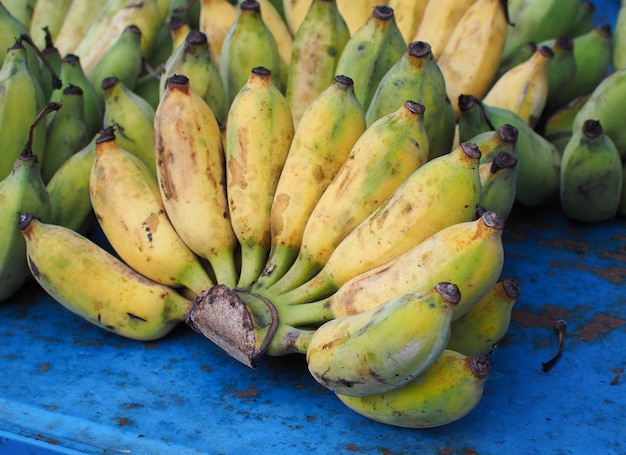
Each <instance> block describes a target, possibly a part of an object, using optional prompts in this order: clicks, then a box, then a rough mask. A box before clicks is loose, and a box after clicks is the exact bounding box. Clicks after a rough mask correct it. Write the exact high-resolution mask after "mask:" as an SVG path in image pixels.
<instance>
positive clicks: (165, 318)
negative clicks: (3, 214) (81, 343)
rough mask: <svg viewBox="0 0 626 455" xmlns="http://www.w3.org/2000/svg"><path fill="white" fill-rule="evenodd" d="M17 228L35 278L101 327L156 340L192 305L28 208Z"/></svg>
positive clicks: (172, 291)
mask: <svg viewBox="0 0 626 455" xmlns="http://www.w3.org/2000/svg"><path fill="white" fill-rule="evenodd" d="M19 228H20V229H21V231H22V234H23V236H24V238H25V239H26V251H27V258H28V265H29V267H30V270H31V272H32V275H33V277H34V278H35V280H36V281H37V282H38V283H39V284H40V285H41V287H42V288H43V289H44V290H45V291H46V292H47V293H48V294H49V295H50V296H51V297H52V298H53V299H54V300H56V301H57V302H58V303H60V304H61V305H63V306H64V307H65V308H67V309H68V310H69V311H71V312H72V313H74V314H76V315H78V316H80V317H82V318H83V319H85V320H87V321H88V322H90V323H92V324H94V325H96V326H98V327H100V328H102V329H104V330H108V331H109V332H113V333H115V334H118V335H120V336H123V337H127V338H131V339H135V340H146V341H147V340H156V339H159V338H162V337H164V336H165V335H167V334H168V333H169V332H170V331H171V330H172V329H173V328H174V327H175V326H176V325H178V324H179V323H180V322H182V321H184V320H185V318H186V317H187V314H188V313H189V310H190V309H191V306H192V305H193V301H190V300H188V299H186V298H184V297H183V296H181V295H180V294H178V293H176V292H175V291H174V290H173V289H171V288H169V287H167V286H163V285H162V284H158V283H155V282H154V281H151V280H148V279H147V278H145V277H144V276H142V275H140V274H138V273H137V272H135V271H134V270H133V269H131V268H130V267H128V266H127V265H126V264H124V263H123V262H122V261H120V260H119V259H117V258H116V257H115V256H113V255H111V254H110V253H108V252H107V251H106V250H105V249H104V248H102V247H100V246H99V245H97V244H96V243H94V242H93V241H91V240H89V239H88V238H86V237H83V236H82V235H80V234H77V233H76V232H74V231H72V230H70V229H68V228H65V227H63V226H58V225H53V224H47V223H44V222H42V221H40V220H38V219H37V218H35V217H33V216H32V215H31V214H28V213H26V214H22V215H20V222H19ZM68 277H73V278H74V279H68ZM80 277H87V278H86V279H80Z"/></svg>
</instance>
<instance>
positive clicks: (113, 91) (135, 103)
mask: <svg viewBox="0 0 626 455" xmlns="http://www.w3.org/2000/svg"><path fill="white" fill-rule="evenodd" d="M101 86H102V91H103V95H104V118H103V124H104V127H109V126H113V127H115V131H116V134H115V137H116V141H117V144H118V145H119V146H120V147H121V148H122V149H124V150H126V151H128V152H130V153H132V154H133V155H135V156H136V157H137V158H139V159H140V160H141V161H143V163H144V164H145V165H146V166H147V167H148V169H150V172H152V175H154V176H155V177H156V159H155V157H154V114H155V109H154V108H153V107H152V106H151V105H150V104H149V103H148V102H147V101H146V100H144V99H143V98H142V97H140V96H139V95H137V94H136V93H134V92H132V91H131V90H130V89H129V88H128V87H127V86H126V85H125V84H124V82H123V81H122V80H121V79H118V78H117V77H116V76H110V77H106V78H104V79H103V80H102V84H101Z"/></svg>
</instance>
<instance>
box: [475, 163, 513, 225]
mask: <svg viewBox="0 0 626 455" xmlns="http://www.w3.org/2000/svg"><path fill="white" fill-rule="evenodd" d="M478 172H479V174H480V187H481V191H480V201H479V205H480V207H482V208H483V209H484V210H491V211H493V212H496V213H498V214H500V216H502V218H504V219H505V220H506V219H507V218H508V216H509V214H510V213H511V210H512V209H513V205H514V204H515V189H516V188H515V187H516V185H517V176H518V175H519V173H518V168H517V156H516V154H514V153H511V152H507V151H501V152H499V153H498V154H497V155H496V156H495V158H494V159H493V160H492V161H491V162H488V163H484V164H481V165H480V168H479V170H478Z"/></svg>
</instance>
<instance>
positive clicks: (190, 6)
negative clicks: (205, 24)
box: [168, 0, 202, 30]
mask: <svg viewBox="0 0 626 455" xmlns="http://www.w3.org/2000/svg"><path fill="white" fill-rule="evenodd" d="M169 7H170V8H169V13H168V18H169V19H173V18H177V19H181V20H182V21H183V22H185V23H186V24H188V25H189V28H190V29H196V30H197V29H198V28H199V26H200V10H201V8H202V2H201V1H200V0H193V1H191V2H190V1H189V0H170V5H169Z"/></svg>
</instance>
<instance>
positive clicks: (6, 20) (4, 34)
mask: <svg viewBox="0 0 626 455" xmlns="http://www.w3.org/2000/svg"><path fill="white" fill-rule="evenodd" d="M27 34H28V28H27V27H26V26H24V24H22V23H21V22H20V21H19V20H18V19H16V18H15V17H14V16H13V15H12V14H11V12H10V11H9V10H8V9H7V7H6V5H4V2H3V3H0V50H1V51H0V67H1V66H3V63H4V60H5V58H6V57H7V56H8V55H9V52H7V51H8V50H9V49H10V48H11V47H12V46H13V45H14V44H15V41H16V40H17V39H18V37H20V36H22V35H27ZM26 54H27V59H28V68H29V69H30V70H31V71H33V72H34V70H35V68H39V59H38V57H37V54H36V53H35V52H27V53H26ZM34 76H35V77H37V78H38V77H39V75H38V74H37V73H34Z"/></svg>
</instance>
